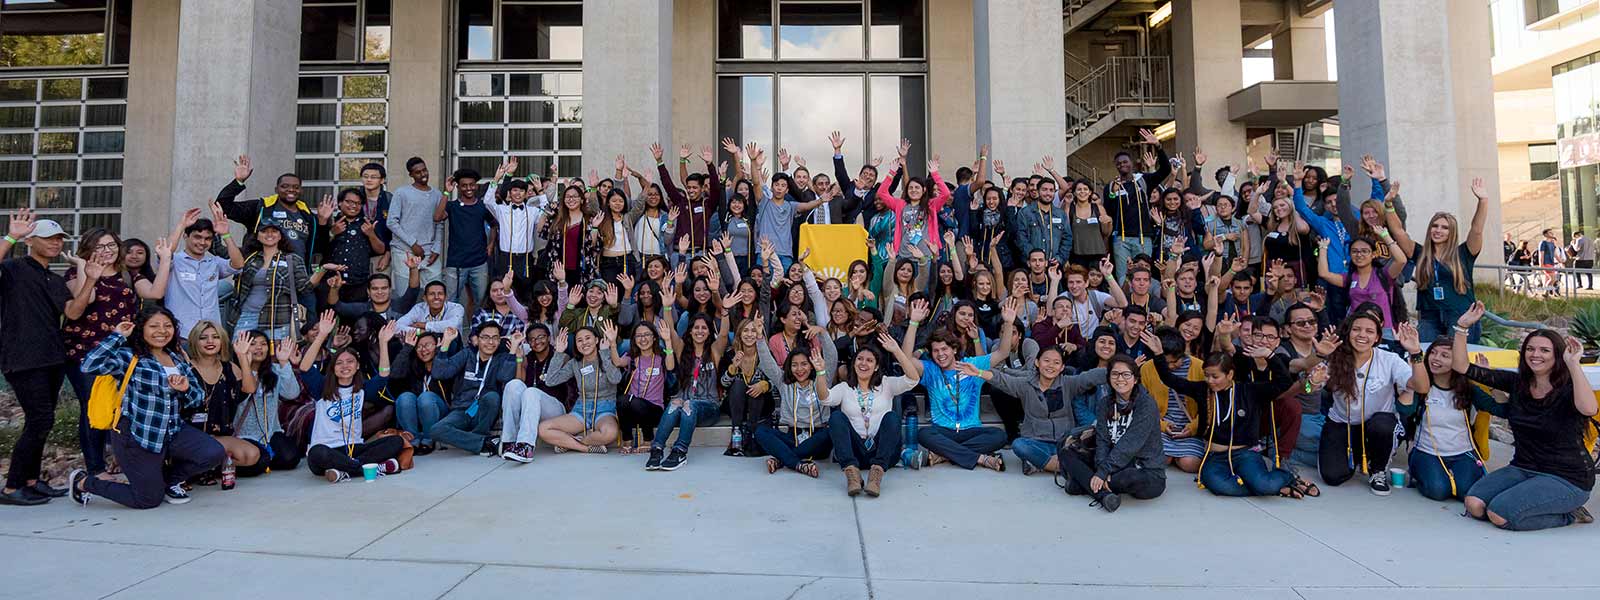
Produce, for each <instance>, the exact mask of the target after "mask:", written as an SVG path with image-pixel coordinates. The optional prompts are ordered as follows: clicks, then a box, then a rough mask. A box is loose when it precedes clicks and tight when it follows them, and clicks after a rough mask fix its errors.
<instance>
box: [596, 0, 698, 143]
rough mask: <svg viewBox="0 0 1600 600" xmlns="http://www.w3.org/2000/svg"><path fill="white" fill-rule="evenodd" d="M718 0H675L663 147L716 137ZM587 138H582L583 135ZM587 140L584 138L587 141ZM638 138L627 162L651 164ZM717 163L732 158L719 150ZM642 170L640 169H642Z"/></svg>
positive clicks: (644, 141) (646, 141)
mask: <svg viewBox="0 0 1600 600" xmlns="http://www.w3.org/2000/svg"><path fill="white" fill-rule="evenodd" d="M716 23H717V2H716V0H674V2H673V6H672V132H671V133H672V137H671V139H662V140H661V145H662V146H665V147H668V148H672V147H676V146H677V144H680V143H692V144H695V145H696V146H699V145H701V144H711V143H713V142H712V140H715V139H717V113H716V110H714V107H716V105H717V76H716V71H715V66H716V60H717V43H716V36H714V35H711V32H712V31H714V30H715V28H716ZM587 137H588V136H585V138H587ZM586 141H587V140H586ZM653 141H655V140H639V142H640V143H639V144H636V145H637V146H638V147H637V148H631V149H629V150H628V159H629V161H630V162H631V161H634V160H635V159H637V161H638V164H640V165H643V166H651V165H650V151H649V145H650V142H653ZM717 153H718V156H719V157H720V158H718V159H717V160H718V161H721V160H725V159H728V158H730V157H729V156H728V155H726V154H723V153H722V150H721V149H718V150H717ZM640 170H641V171H643V170H644V169H640Z"/></svg>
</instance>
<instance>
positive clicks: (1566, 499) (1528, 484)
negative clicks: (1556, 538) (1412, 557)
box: [1450, 302, 1600, 531]
mask: <svg viewBox="0 0 1600 600" xmlns="http://www.w3.org/2000/svg"><path fill="white" fill-rule="evenodd" d="M1483 312H1484V311H1483V303H1482V302H1475V303H1473V305H1472V306H1471V307H1470V308H1468V309H1467V312H1466V314H1463V315H1461V318H1460V319H1459V320H1457V321H1456V325H1455V335H1454V337H1453V340H1452V342H1451V350H1452V354H1451V358H1450V368H1451V369H1453V370H1455V372H1456V373H1458V374H1463V375H1466V376H1467V379H1471V380H1473V381H1476V382H1478V383H1482V384H1485V385H1487V386H1489V387H1491V388H1494V389H1496V390H1500V391H1502V392H1506V393H1509V394H1510V397H1509V398H1507V399H1506V400H1505V401H1504V405H1505V409H1506V421H1508V422H1509V423H1510V424H1511V433H1512V435H1515V436H1516V440H1517V450H1516V454H1513V455H1512V456H1511V464H1509V465H1506V466H1505V467H1503V468H1501V469H1499V470H1497V471H1495V472H1493V473H1490V474H1488V475H1486V476H1484V478H1483V479H1479V480H1478V482H1477V483H1475V484H1472V488H1471V489H1468V490H1467V497H1466V499H1465V502H1466V506H1467V515H1469V516H1471V517H1472V518H1474V519H1479V520H1488V521H1489V522H1490V523H1493V524H1494V526H1495V527H1499V528H1501V529H1510V530H1513V531H1532V530H1535V529H1548V528H1551V527H1565V526H1567V525H1571V524H1573V523H1593V522H1594V516H1593V515H1591V514H1589V509H1587V508H1584V506H1583V505H1584V504H1586V503H1588V502H1589V493H1590V492H1591V491H1593V489H1594V470H1593V464H1592V463H1590V461H1589V452H1588V450H1587V449H1585V448H1584V432H1585V430H1586V429H1587V428H1588V427H1590V421H1591V420H1593V418H1594V416H1595V413H1596V412H1600V406H1596V402H1595V397H1594V390H1593V389H1591V388H1590V386H1589V379H1588V378H1587V377H1585V376H1584V373H1583V367H1582V365H1581V364H1580V363H1579V362H1578V360H1579V357H1581V356H1582V354H1583V347H1582V346H1581V345H1580V344H1579V343H1578V340H1576V339H1574V338H1566V339H1565V340H1563V339H1562V337H1561V334H1559V333H1556V332H1554V331H1551V330H1549V329H1541V330H1539V331H1535V332H1533V334H1532V335H1529V336H1528V337H1527V339H1524V340H1523V341H1522V353H1521V356H1520V357H1519V358H1518V360H1517V372H1516V373H1512V372H1510V371H1499V370H1494V369H1486V368H1483V367H1479V366H1475V365H1469V364H1468V363H1467V337H1468V333H1469V332H1470V331H1472V328H1473V326H1474V325H1477V324H1478V319H1481V318H1483ZM1496 402H1500V400H1498V399H1497V400H1496Z"/></svg>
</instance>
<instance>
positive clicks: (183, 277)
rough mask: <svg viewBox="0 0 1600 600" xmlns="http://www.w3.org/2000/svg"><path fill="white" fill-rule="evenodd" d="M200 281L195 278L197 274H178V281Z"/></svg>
mask: <svg viewBox="0 0 1600 600" xmlns="http://www.w3.org/2000/svg"><path fill="white" fill-rule="evenodd" d="M198 279H199V278H198V277H195V274H194V273H179V274H178V281H189V282H193V281H196V280H198Z"/></svg>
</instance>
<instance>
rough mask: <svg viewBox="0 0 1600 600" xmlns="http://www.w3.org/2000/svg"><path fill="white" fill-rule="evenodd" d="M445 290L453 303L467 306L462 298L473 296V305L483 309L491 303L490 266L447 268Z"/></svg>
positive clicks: (485, 264) (445, 270)
mask: <svg viewBox="0 0 1600 600" xmlns="http://www.w3.org/2000/svg"><path fill="white" fill-rule="evenodd" d="M444 290H445V293H446V294H449V296H450V301H451V302H454V303H456V304H461V305H465V304H466V303H465V302H462V301H461V297H462V296H463V295H466V294H472V302H473V304H474V305H475V306H479V307H482V306H483V305H484V304H485V303H487V302H488V301H489V264H488V263H484V264H481V265H478V266H476V267H445V269H444Z"/></svg>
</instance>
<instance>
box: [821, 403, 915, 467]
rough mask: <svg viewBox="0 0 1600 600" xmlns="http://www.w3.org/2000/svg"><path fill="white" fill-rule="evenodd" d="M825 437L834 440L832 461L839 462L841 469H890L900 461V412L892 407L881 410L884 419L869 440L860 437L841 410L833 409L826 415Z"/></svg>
mask: <svg viewBox="0 0 1600 600" xmlns="http://www.w3.org/2000/svg"><path fill="white" fill-rule="evenodd" d="M828 437H829V438H830V439H832V440H833V461H834V462H836V463H839V468H841V469H843V468H845V467H855V468H857V469H861V468H866V469H871V468H872V467H882V468H883V469H884V470H889V469H893V468H894V465H895V464H896V463H898V462H900V448H901V446H900V416H899V415H896V414H895V413H894V411H892V410H891V411H889V412H887V413H884V415H883V420H882V421H880V422H879V423H878V433H876V434H874V435H873V436H872V439H870V440H865V439H861V435H860V434H857V433H856V428H855V426H853V425H851V424H850V418H849V417H846V416H844V411H839V410H836V411H833V414H832V415H830V416H829V417H828ZM869 444H870V446H869Z"/></svg>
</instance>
